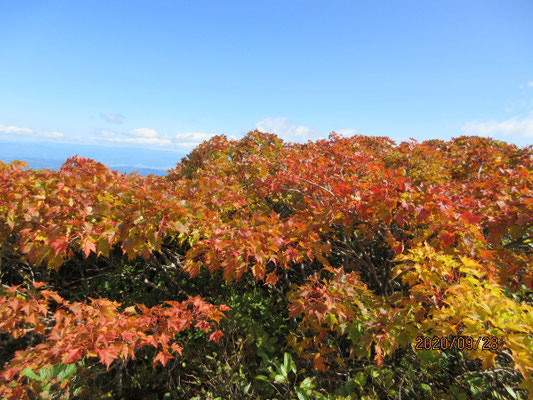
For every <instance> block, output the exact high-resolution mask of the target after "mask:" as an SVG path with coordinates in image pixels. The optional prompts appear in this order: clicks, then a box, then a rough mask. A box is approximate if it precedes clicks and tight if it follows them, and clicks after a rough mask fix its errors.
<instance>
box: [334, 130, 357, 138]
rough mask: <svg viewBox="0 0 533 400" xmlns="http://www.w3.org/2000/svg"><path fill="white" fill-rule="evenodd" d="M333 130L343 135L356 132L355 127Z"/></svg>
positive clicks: (351, 134) (346, 135)
mask: <svg viewBox="0 0 533 400" xmlns="http://www.w3.org/2000/svg"><path fill="white" fill-rule="evenodd" d="M335 132H337V133H338V134H339V135H341V136H344V137H348V136H353V135H355V134H356V133H357V132H356V131H355V129H339V130H338V131H335Z"/></svg>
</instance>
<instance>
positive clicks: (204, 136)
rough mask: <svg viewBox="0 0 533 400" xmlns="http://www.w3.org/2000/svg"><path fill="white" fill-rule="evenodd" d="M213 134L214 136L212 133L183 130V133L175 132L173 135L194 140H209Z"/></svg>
mask: <svg viewBox="0 0 533 400" xmlns="http://www.w3.org/2000/svg"><path fill="white" fill-rule="evenodd" d="M213 136H215V134H214V133H203V132H185V133H176V134H175V135H174V137H175V138H176V139H189V140H192V141H196V142H198V143H199V142H203V141H204V140H209V139H211V138H212V137H213Z"/></svg>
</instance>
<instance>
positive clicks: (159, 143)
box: [105, 137, 172, 146]
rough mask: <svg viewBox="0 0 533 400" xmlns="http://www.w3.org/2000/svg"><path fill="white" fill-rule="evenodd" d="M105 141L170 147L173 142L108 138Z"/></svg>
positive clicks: (137, 138)
mask: <svg viewBox="0 0 533 400" xmlns="http://www.w3.org/2000/svg"><path fill="white" fill-rule="evenodd" d="M105 140H106V141H108V142H113V143H127V144H137V145H155V146H168V145H170V144H172V141H171V140H170V139H165V138H157V137H135V138H132V137H107V138H106V139H105Z"/></svg>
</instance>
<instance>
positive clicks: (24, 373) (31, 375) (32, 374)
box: [20, 368, 43, 381]
mask: <svg viewBox="0 0 533 400" xmlns="http://www.w3.org/2000/svg"><path fill="white" fill-rule="evenodd" d="M20 374H21V375H22V376H26V377H28V378H30V379H33V380H36V381H40V380H42V379H43V378H42V377H40V376H39V375H37V374H36V373H35V372H33V371H32V370H31V368H26V369H25V370H24V371H22V372H21V373H20Z"/></svg>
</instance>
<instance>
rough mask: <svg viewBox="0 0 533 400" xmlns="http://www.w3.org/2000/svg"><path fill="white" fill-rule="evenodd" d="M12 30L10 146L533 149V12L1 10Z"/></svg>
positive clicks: (290, 4) (6, 120)
mask: <svg viewBox="0 0 533 400" xmlns="http://www.w3.org/2000/svg"><path fill="white" fill-rule="evenodd" d="M0 18H1V24H0V60H1V62H0V140H4V141H21V142H22V141H42V140H45V141H51V142H54V141H55V142H66V143H73V144H82V143H85V144H87V143H89V144H103V145H111V146H126V145H127V146H138V147H140V148H156V149H157V148H164V149H167V150H176V151H178V152H181V153H187V152H188V151H190V149H192V148H193V146H194V145H195V144H197V143H199V142H201V141H202V140H205V139H206V138H209V137H210V136H212V135H214V134H225V135H227V136H229V137H235V138H238V137H242V136H243V135H244V134H245V133H246V132H248V131H249V130H252V129H255V128H258V129H260V130H264V131H269V132H274V133H277V134H278V135H280V136H281V137H282V138H284V139H286V140H290V141H299V142H302V141H307V140H313V139H316V138H319V137H327V135H328V134H329V132H331V131H338V132H341V133H342V134H344V135H351V134H353V133H360V134H364V135H372V136H375V135H377V136H389V137H391V138H393V139H396V140H407V139H408V138H409V137H412V138H415V139H418V140H424V139H434V138H439V139H448V138H450V137H451V136H459V135H462V134H479V135H484V136H490V137H494V138H497V139H501V140H505V141H508V142H511V143H516V144H518V145H528V144H533V24H532V23H531V21H532V20H533V2H531V0H524V1H513V0H510V1H488V0H482V1H465V0H462V1H401V2H399V1H365V2H360V1H334V0H330V1H309V0H308V1H293V0H285V1H261V2H260V1H231V0H226V1H202V0H196V1H192V0H189V1H177V0H176V1H168V2H167V1H157V0H155V1H143V2H141V1H118V0H116V1H114V0H107V1H83V2H82V1H62V2H59V1H51V0H48V1H31V2H30V1H28V2H26V1H24V2H23V1H10V0H0ZM0 145H1V144H0Z"/></svg>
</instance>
